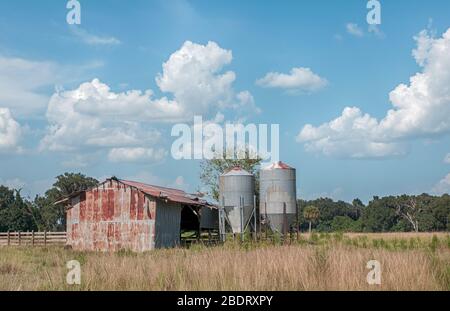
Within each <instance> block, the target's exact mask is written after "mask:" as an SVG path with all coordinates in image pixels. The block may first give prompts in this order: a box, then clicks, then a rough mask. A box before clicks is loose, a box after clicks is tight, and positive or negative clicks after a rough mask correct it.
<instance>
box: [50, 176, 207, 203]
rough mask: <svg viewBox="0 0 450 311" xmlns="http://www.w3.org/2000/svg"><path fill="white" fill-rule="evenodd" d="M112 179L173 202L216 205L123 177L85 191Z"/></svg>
mask: <svg viewBox="0 0 450 311" xmlns="http://www.w3.org/2000/svg"><path fill="white" fill-rule="evenodd" d="M110 181H117V182H119V183H121V184H123V185H126V186H129V187H134V188H136V189H138V190H139V191H142V192H143V193H145V194H147V195H151V196H152V197H155V198H160V199H166V200H169V201H172V202H176V203H182V204H189V205H197V206H209V207H214V205H212V204H210V203H209V202H208V201H206V200H203V199H201V198H200V197H199V196H197V195H195V194H189V193H186V192H185V191H183V190H179V189H173V188H167V187H160V186H154V185H148V184H144V183H141V182H137V181H130V180H122V179H118V178H115V177H112V178H108V179H107V180H105V181H104V182H102V183H100V184H98V185H97V186H94V187H92V188H90V189H87V190H85V191H89V190H91V189H95V188H98V187H100V186H102V185H104V184H105V183H107V182H110ZM85 191H78V192H75V193H72V194H71V195H69V196H67V197H65V198H62V199H61V200H58V201H57V202H56V203H54V204H59V203H64V202H67V201H68V200H69V199H70V198H72V197H74V196H77V195H79V194H81V193H82V192H85Z"/></svg>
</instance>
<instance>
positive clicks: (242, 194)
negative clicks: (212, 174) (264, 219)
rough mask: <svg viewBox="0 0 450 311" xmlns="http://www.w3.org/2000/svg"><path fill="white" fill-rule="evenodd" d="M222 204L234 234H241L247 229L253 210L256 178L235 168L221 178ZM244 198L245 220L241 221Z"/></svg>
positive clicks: (243, 211) (243, 212)
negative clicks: (242, 229) (242, 230)
mask: <svg viewBox="0 0 450 311" xmlns="http://www.w3.org/2000/svg"><path fill="white" fill-rule="evenodd" d="M219 179H220V182H219V192H220V199H219V200H220V204H221V205H223V207H224V209H225V214H226V216H227V218H228V221H229V223H230V225H231V228H232V231H233V233H241V226H242V227H243V228H244V229H245V226H246V225H247V223H248V221H249V219H250V216H251V214H252V210H253V197H254V194H255V177H254V176H253V175H252V174H250V173H249V172H247V171H245V170H243V169H241V168H239V167H235V168H233V169H231V170H229V171H228V172H226V173H225V174H223V175H221V176H220V178H219ZM242 198H243V210H242V214H243V216H244V217H243V218H242V221H241V208H240V206H241V200H242Z"/></svg>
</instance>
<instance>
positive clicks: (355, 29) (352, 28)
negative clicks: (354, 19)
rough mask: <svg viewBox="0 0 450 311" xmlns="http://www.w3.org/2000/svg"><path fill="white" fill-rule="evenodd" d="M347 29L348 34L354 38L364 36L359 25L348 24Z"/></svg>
mask: <svg viewBox="0 0 450 311" xmlns="http://www.w3.org/2000/svg"><path fill="white" fill-rule="evenodd" d="M345 29H346V30H347V32H348V33H349V34H351V35H352V36H355V37H362V36H364V30H362V29H361V28H360V27H359V26H358V24H355V23H348V24H347V25H345Z"/></svg>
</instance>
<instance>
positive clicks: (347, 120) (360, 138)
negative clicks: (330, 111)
mask: <svg viewBox="0 0 450 311" xmlns="http://www.w3.org/2000/svg"><path fill="white" fill-rule="evenodd" d="M377 127H378V122H377V120H376V119H374V118H372V117H371V116H370V115H368V114H363V113H362V112H361V110H360V109H359V108H356V107H352V108H350V107H346V108H345V109H344V111H343V112H342V115H341V116H340V117H338V118H336V119H335V120H333V121H330V122H329V123H325V124H322V125H321V126H319V127H314V126H312V125H310V124H308V125H306V126H305V127H304V128H303V129H302V130H301V132H300V134H299V135H298V137H297V140H298V141H299V142H304V143H305V147H306V150H308V151H311V152H322V153H323V154H325V155H327V156H334V157H344V158H346V157H349V158H368V157H370V158H381V157H387V156H393V155H403V154H405V153H406V151H407V149H406V146H405V145H404V144H402V143H395V142H394V143H392V142H383V141H381V140H377V139H376V136H375V135H374V132H375V131H376V130H377Z"/></svg>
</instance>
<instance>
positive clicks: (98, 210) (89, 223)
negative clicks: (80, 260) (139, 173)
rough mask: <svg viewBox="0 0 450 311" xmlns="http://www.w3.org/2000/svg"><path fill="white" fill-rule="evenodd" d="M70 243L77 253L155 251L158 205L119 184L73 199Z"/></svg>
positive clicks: (114, 183) (91, 191) (68, 221)
mask: <svg viewBox="0 0 450 311" xmlns="http://www.w3.org/2000/svg"><path fill="white" fill-rule="evenodd" d="M71 200H72V202H71V206H72V207H71V208H69V209H68V210H67V243H68V244H69V245H71V246H72V247H73V248H74V249H76V250H93V251H117V250H119V249H130V250H133V251H137V252H142V251H146V250H151V249H153V248H154V247H155V228H156V226H155V218H156V201H155V200H154V199H153V198H151V197H149V196H146V195H145V194H144V193H143V192H141V191H139V190H137V189H135V188H132V187H129V186H126V185H123V184H121V183H119V182H117V181H114V180H111V181H107V182H106V183H104V184H103V185H100V186H99V187H98V188H95V189H92V190H89V191H86V192H85V193H82V194H80V195H78V196H76V197H74V198H72V199H71Z"/></svg>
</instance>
